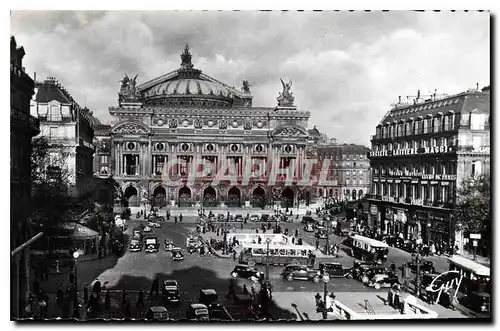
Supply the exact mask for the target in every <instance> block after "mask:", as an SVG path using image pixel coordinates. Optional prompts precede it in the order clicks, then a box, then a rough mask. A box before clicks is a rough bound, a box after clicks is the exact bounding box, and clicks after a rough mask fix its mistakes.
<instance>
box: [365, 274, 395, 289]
mask: <svg viewBox="0 0 500 331" xmlns="http://www.w3.org/2000/svg"><path fill="white" fill-rule="evenodd" d="M394 284H399V279H398V276H397V275H396V274H394V273H389V274H376V275H374V276H373V277H372V278H371V280H370V282H369V283H368V286H370V287H373V288H375V289H376V290H379V289H381V288H382V287H392V286H393V285H394Z"/></svg>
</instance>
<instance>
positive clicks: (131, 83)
mask: <svg viewBox="0 0 500 331" xmlns="http://www.w3.org/2000/svg"><path fill="white" fill-rule="evenodd" d="M137 76H139V74H137V75H135V77H134V79H131V78H129V76H128V75H127V74H125V77H123V79H122V80H119V82H120V83H121V86H120V93H118V94H119V96H120V99H122V100H123V99H137V97H138V93H139V91H138V90H137V87H136V84H137V83H136V79H137Z"/></svg>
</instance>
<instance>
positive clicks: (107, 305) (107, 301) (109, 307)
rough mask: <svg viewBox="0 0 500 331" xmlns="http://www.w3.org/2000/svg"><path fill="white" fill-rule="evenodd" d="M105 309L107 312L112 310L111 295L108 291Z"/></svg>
mask: <svg viewBox="0 0 500 331" xmlns="http://www.w3.org/2000/svg"><path fill="white" fill-rule="evenodd" d="M104 309H105V310H106V311H108V310H110V309H111V295H110V293H109V290H107V291H106V297H105V298H104Z"/></svg>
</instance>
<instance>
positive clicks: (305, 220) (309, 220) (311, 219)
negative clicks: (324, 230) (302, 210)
mask: <svg viewBox="0 0 500 331" xmlns="http://www.w3.org/2000/svg"><path fill="white" fill-rule="evenodd" d="M301 223H304V224H308V223H312V224H316V223H317V220H316V219H315V218H314V217H312V216H308V215H305V216H302V221H301Z"/></svg>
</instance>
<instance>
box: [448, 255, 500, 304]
mask: <svg viewBox="0 0 500 331" xmlns="http://www.w3.org/2000/svg"><path fill="white" fill-rule="evenodd" d="M448 261H449V263H450V269H449V270H450V271H451V270H456V271H459V272H460V275H461V276H463V278H462V282H461V285H460V289H459V290H460V291H461V292H463V293H466V294H467V293H469V292H486V293H490V294H491V280H490V268H488V267H486V266H484V265H482V264H479V263H477V262H474V261H472V260H469V259H468V258H465V257H463V256H460V255H453V256H451V257H449V258H448Z"/></svg>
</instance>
